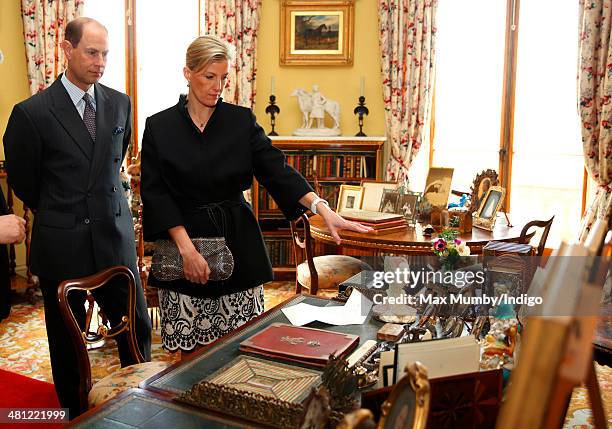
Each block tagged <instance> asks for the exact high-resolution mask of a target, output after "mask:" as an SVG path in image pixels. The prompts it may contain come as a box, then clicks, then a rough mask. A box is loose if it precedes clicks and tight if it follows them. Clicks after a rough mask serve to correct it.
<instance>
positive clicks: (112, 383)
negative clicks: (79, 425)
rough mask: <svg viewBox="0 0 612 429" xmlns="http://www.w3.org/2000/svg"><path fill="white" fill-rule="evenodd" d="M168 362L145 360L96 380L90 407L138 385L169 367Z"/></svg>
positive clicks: (90, 394)
mask: <svg viewBox="0 0 612 429" xmlns="http://www.w3.org/2000/svg"><path fill="white" fill-rule="evenodd" d="M168 365H169V363H167V362H144V363H137V364H134V365H130V366H126V367H125V368H121V369H119V370H117V371H115V372H113V373H112V374H110V375H107V376H106V377H104V378H103V379H102V380H100V381H98V382H96V383H95V384H94V385H93V386H92V387H91V390H90V391H89V395H88V402H89V408H93V407H96V406H98V405H100V404H101V403H102V402H106V401H107V400H109V399H111V398H112V397H113V396H117V395H118V394H120V393H121V392H123V391H124V390H128V389H131V388H132V387H138V385H139V384H140V383H141V382H142V381H144V380H146V379H147V378H149V377H152V376H153V375H155V374H157V373H159V372H162V371H163V370H164V369H166V368H167V367H168Z"/></svg>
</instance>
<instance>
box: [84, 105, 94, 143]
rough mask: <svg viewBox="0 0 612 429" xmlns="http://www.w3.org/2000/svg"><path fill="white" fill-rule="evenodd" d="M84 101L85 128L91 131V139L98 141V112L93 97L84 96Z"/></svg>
mask: <svg viewBox="0 0 612 429" xmlns="http://www.w3.org/2000/svg"><path fill="white" fill-rule="evenodd" d="M83 100H85V111H84V112H83V122H84V123H85V128H87V131H89V135H91V139H92V140H93V141H94V142H95V141H96V110H95V109H94V107H93V100H92V98H91V95H89V94H88V93H85V95H84V96H83Z"/></svg>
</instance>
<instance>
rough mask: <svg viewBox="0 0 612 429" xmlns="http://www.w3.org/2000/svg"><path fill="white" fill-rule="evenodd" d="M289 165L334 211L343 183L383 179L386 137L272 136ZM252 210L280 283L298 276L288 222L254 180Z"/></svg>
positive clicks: (273, 141) (352, 183) (276, 277)
mask: <svg viewBox="0 0 612 429" xmlns="http://www.w3.org/2000/svg"><path fill="white" fill-rule="evenodd" d="M270 139H271V140H272V144H274V146H276V147H277V148H279V149H281V150H282V151H283V152H284V153H285V156H286V157H287V163H288V164H289V165H292V166H293V167H294V168H295V169H296V170H298V171H299V172H300V173H302V175H303V176H304V177H306V179H308V181H309V182H310V184H311V185H312V186H313V188H315V191H316V192H317V193H318V194H319V195H320V196H321V197H323V198H325V199H327V200H328V201H329V204H330V206H331V207H332V208H334V209H335V207H336V201H337V197H338V189H339V187H340V185H341V184H351V185H358V184H359V183H360V182H361V180H362V179H376V180H382V150H383V145H384V143H385V141H386V137H384V136H375V137H352V136H338V137H298V136H277V137H270ZM251 195H252V202H253V211H254V212H255V216H256V217H257V219H258V221H259V224H260V226H261V229H262V231H263V233H264V239H265V240H266V246H267V247H268V252H269V254H270V259H271V261H272V265H273V266H274V276H275V279H277V280H283V279H291V278H294V277H295V261H294V254H293V246H292V242H291V233H290V230H289V222H287V220H286V219H285V218H284V216H283V215H282V213H281V212H280V210H278V208H277V207H276V204H275V203H274V201H273V200H272V198H270V196H269V195H268V193H267V192H266V190H265V189H264V188H263V187H261V186H259V184H258V183H257V181H256V180H255V181H254V183H253V189H252V194H251Z"/></svg>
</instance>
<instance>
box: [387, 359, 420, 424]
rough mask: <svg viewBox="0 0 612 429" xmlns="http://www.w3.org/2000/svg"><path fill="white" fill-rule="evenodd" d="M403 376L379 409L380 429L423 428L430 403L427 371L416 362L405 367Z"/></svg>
mask: <svg viewBox="0 0 612 429" xmlns="http://www.w3.org/2000/svg"><path fill="white" fill-rule="evenodd" d="M404 374H405V375H404V376H403V377H402V378H401V379H400V380H399V381H398V382H397V383H396V384H395V385H394V386H393V390H391V393H390V394H389V397H388V398H387V400H386V401H385V402H384V403H383V405H382V407H381V413H380V422H379V423H378V426H377V427H378V428H380V429H395V428H420V427H425V424H426V422H427V414H428V412H429V403H430V388H429V381H428V380H427V369H426V368H425V367H424V366H423V365H421V364H419V363H418V362H417V363H414V364H412V365H409V366H406V368H405V369H404ZM386 375H387V374H386V373H385V376H386Z"/></svg>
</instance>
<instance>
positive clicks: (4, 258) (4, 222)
mask: <svg viewBox="0 0 612 429" xmlns="http://www.w3.org/2000/svg"><path fill="white" fill-rule="evenodd" d="M8 213H9V211H8V207H7V205H6V200H5V199H4V194H3V193H2V191H0V321H1V320H3V319H5V318H7V317H8V315H9V313H10V312H11V277H10V274H9V260H8V249H7V248H6V245H7V244H14V243H21V242H22V241H23V239H24V238H25V223H26V222H25V219H23V218H21V217H18V216H15V215H14V214H8Z"/></svg>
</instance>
